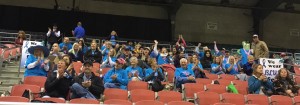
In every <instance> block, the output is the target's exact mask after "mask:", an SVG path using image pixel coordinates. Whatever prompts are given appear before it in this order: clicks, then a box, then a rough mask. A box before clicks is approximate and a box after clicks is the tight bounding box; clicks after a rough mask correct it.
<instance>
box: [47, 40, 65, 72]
mask: <svg viewBox="0 0 300 105" xmlns="http://www.w3.org/2000/svg"><path fill="white" fill-rule="evenodd" d="M49 56H54V59H52V60H51V61H50V68H49V71H50V72H49V73H50V75H51V74H52V71H54V70H56V69H57V68H56V65H57V63H58V61H59V60H60V59H62V56H63V53H62V52H60V48H59V46H58V44H57V43H54V44H53V45H52V51H51V52H50V55H49Z"/></svg>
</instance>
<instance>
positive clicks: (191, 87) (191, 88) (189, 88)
mask: <svg viewBox="0 0 300 105" xmlns="http://www.w3.org/2000/svg"><path fill="white" fill-rule="evenodd" d="M182 89H183V92H184V98H185V99H194V93H197V92H201V91H204V85H203V84H199V83H185V84H183V87H182Z"/></svg>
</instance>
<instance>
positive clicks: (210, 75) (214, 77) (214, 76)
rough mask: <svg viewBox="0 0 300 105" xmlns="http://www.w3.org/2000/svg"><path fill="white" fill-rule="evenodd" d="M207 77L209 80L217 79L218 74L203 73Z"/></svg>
mask: <svg viewBox="0 0 300 105" xmlns="http://www.w3.org/2000/svg"><path fill="white" fill-rule="evenodd" d="M205 75H206V77H207V78H209V79H211V80H216V79H219V76H218V75H217V74H205Z"/></svg>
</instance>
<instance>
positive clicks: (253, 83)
mask: <svg viewBox="0 0 300 105" xmlns="http://www.w3.org/2000/svg"><path fill="white" fill-rule="evenodd" d="M261 86H263V87H264V89H266V90H272V89H273V83H272V82H271V80H269V79H268V80H267V81H266V82H263V81H260V80H258V78H256V77H255V76H254V75H252V76H251V77H249V79H248V91H249V94H259V91H260V87H261Z"/></svg>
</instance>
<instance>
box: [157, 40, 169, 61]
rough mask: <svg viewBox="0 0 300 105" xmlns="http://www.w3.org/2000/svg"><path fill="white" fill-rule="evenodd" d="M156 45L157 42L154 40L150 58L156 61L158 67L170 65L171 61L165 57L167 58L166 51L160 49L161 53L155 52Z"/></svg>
mask: <svg viewBox="0 0 300 105" xmlns="http://www.w3.org/2000/svg"><path fill="white" fill-rule="evenodd" d="M157 44H158V41H157V40H154V48H153V54H152V57H153V58H156V59H157V63H158V65H162V64H170V63H172V62H171V60H170V59H169V58H168V57H167V56H168V52H167V49H166V48H162V50H161V53H159V52H158V50H157Z"/></svg>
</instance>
